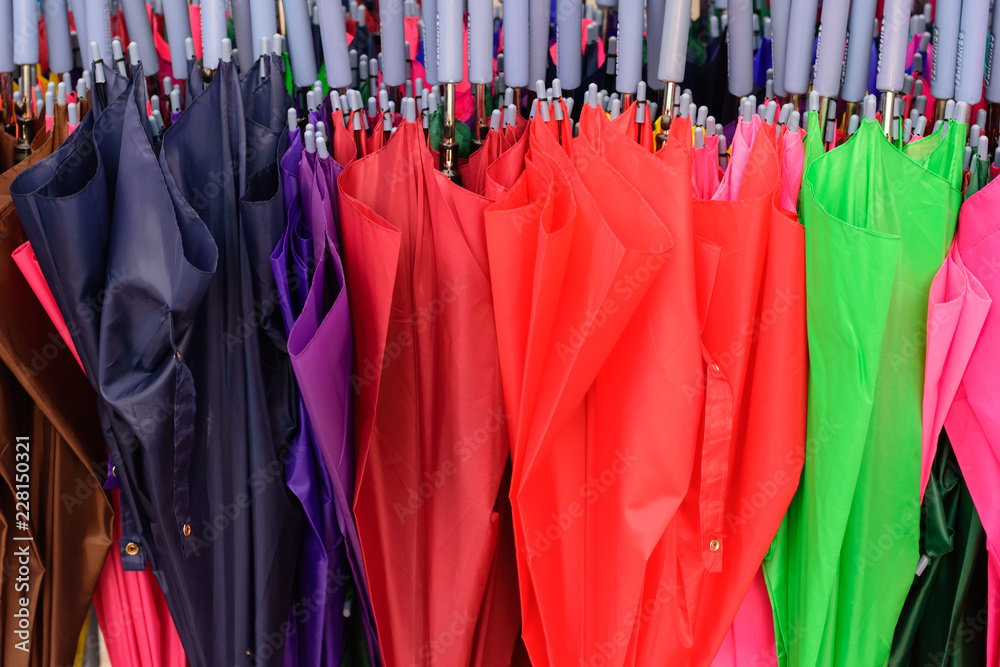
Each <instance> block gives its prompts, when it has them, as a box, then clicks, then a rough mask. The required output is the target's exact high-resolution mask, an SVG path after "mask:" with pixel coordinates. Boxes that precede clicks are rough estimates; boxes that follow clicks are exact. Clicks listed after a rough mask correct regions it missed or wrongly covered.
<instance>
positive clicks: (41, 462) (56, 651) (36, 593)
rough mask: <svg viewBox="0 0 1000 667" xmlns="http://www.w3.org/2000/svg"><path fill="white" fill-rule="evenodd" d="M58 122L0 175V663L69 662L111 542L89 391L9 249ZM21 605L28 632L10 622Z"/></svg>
mask: <svg viewBox="0 0 1000 667" xmlns="http://www.w3.org/2000/svg"><path fill="white" fill-rule="evenodd" d="M54 121H55V122H54V123H53V132H49V133H47V132H44V131H43V132H41V133H40V135H39V137H36V139H39V140H40V142H38V143H39V145H38V147H37V148H36V150H35V151H33V153H32V155H31V156H29V157H28V158H27V159H26V160H24V161H23V162H21V163H20V164H19V165H17V166H16V167H14V168H13V169H11V170H10V171H7V172H6V173H4V174H3V175H0V229H2V231H3V234H0V276H2V283H3V289H0V311H2V312H4V313H6V314H8V316H7V317H5V318H3V319H0V359H2V360H3V364H4V368H3V372H2V373H0V380H2V382H0V388H2V392H0V395H2V399H3V400H2V404H0V410H2V417H0V424H2V425H3V426H2V427H3V431H4V435H5V437H6V438H7V442H8V443H9V445H8V446H6V447H5V448H4V450H3V453H2V455H0V458H2V470H3V472H2V475H0V476H2V477H3V484H2V492H0V508H2V511H0V514H2V515H3V517H4V519H5V521H4V525H5V530H0V533H3V540H2V541H0V552H2V560H3V562H4V563H9V564H10V567H11V573H10V576H6V577H5V578H4V581H3V587H2V589H3V595H2V597H3V599H4V601H5V602H4V604H3V612H4V614H5V619H8V620H5V621H4V627H5V631H4V634H3V639H0V655H2V656H3V659H2V662H3V663H4V664H5V665H8V664H9V665H47V664H71V662H72V661H73V656H74V654H75V652H76V638H77V635H78V634H79V629H80V628H81V627H83V624H84V621H85V619H86V617H87V612H88V610H89V607H90V597H91V595H92V593H93V591H94V588H95V587H96V586H97V582H98V577H99V576H100V573H101V568H102V566H103V564H104V557H105V555H106V554H107V552H108V548H109V547H110V546H111V543H112V542H111V540H112V537H111V522H112V508H111V504H110V502H109V500H108V498H107V496H106V495H105V494H104V493H103V492H102V491H101V490H100V486H101V481H100V479H101V478H100V475H101V474H102V471H101V470H100V467H101V466H102V465H103V463H99V462H103V460H104V459H105V458H106V456H107V449H106V447H105V445H104V441H103V437H102V435H101V431H100V425H99V422H98V420H97V419H96V413H95V412H94V411H93V409H92V408H91V406H92V403H91V402H90V401H89V400H87V397H88V396H89V397H90V398H91V399H93V392H92V390H91V389H90V388H89V387H88V386H87V383H86V379H85V378H84V376H83V374H82V373H81V372H80V371H79V369H78V368H76V361H75V359H74V357H73V354H72V353H71V352H70V351H69V350H67V349H66V347H67V346H66V345H65V344H64V343H63V342H62V339H61V337H60V336H59V334H58V332H57V330H56V327H55V326H54V325H53V323H52V322H51V321H50V320H49V317H48V315H47V314H46V312H45V310H44V308H43V307H42V305H41V304H40V302H39V301H38V299H37V298H36V297H35V295H34V294H33V290H32V287H31V285H30V284H29V282H28V281H26V279H25V278H24V276H23V275H22V273H21V271H20V269H19V268H18V266H17V264H16V261H17V260H16V259H15V258H13V257H12V256H11V255H12V253H14V252H15V250H16V249H17V248H18V247H19V246H20V245H21V244H23V243H25V241H26V236H25V233H24V229H23V227H22V225H21V220H20V218H19V216H18V214H17V211H16V210H15V208H14V205H13V203H12V201H11V199H10V196H9V195H8V188H9V186H10V183H11V181H13V180H14V178H15V177H16V176H17V175H18V174H20V173H21V172H23V171H24V170H25V169H27V168H28V167H30V166H31V165H33V164H35V163H37V162H38V161H40V160H42V159H44V158H45V157H47V156H48V155H50V154H51V153H52V151H53V150H54V148H56V147H58V145H59V144H61V143H62V142H63V141H64V140H65V139H66V106H65V105H57V106H56V107H55V111H54ZM15 314H16V316H15ZM26 437H27V438H26ZM25 440H27V442H26V443H25ZM21 521H23V522H24V523H23V524H22V523H21ZM28 536H31V537H33V540H32V541H30V542H29V541H25V540H23V538H25V537H28ZM24 552H27V555H24V556H23V557H22V554H24ZM20 565H24V566H26V570H27V571H29V572H30V575H29V577H28V578H27V586H28V588H24V587H23V585H24V580H23V579H19V577H18V576H14V574H15V572H16V571H17V568H18V567H19V566H20ZM22 598H23V599H24V600H26V601H28V605H27V606H23V605H22V604H21V599H22ZM22 608H23V609H24V611H25V612H26V613H27V614H28V615H27V621H28V623H30V631H25V630H24V628H23V627H22V626H21V625H20V624H19V622H18V619H19V618H20V614H21V610H22Z"/></svg>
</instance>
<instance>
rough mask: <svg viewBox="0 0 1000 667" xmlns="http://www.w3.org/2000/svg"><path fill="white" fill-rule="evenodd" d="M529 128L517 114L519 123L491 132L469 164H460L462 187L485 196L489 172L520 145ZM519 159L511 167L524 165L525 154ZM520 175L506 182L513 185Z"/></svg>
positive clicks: (509, 178)
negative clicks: (519, 164)
mask: <svg viewBox="0 0 1000 667" xmlns="http://www.w3.org/2000/svg"><path fill="white" fill-rule="evenodd" d="M527 127H528V121H527V120H525V119H524V118H523V117H522V116H521V114H517V121H516V122H515V123H513V124H511V125H508V126H507V127H505V128H502V129H498V130H490V131H489V133H487V135H486V139H485V140H484V141H483V145H482V146H480V147H479V149H477V150H476V151H475V152H473V153H472V154H471V155H470V156H469V160H468V162H466V163H465V164H459V167H458V173H459V174H460V175H461V176H462V185H463V186H464V187H465V188H466V189H467V190H469V191H470V192H473V193H475V194H477V195H485V194H486V184H487V173H488V171H489V170H490V169H491V168H492V166H493V163H495V162H496V161H497V160H499V159H500V156H501V155H504V154H505V153H506V152H507V151H508V149H510V148H511V147H513V146H514V145H516V144H517V143H518V141H519V140H520V139H521V137H523V136H524V135H525V129H527ZM519 157H520V160H518V156H517V155H515V156H512V158H511V166H512V167H514V168H515V169H516V168H517V167H516V164H515V163H517V162H518V161H520V162H521V163H523V161H524V155H523V152H522V153H521V154H520V155H519ZM521 166H523V164H522V165H521ZM519 173H520V172H519V171H518V172H517V173H516V174H510V175H509V176H507V177H506V178H504V180H507V181H509V182H510V183H513V180H514V179H515V178H516V177H517V175H519ZM498 178H499V176H498ZM487 198H488V199H496V198H497V197H496V196H493V197H489V196H488V197H487Z"/></svg>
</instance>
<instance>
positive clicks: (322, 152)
mask: <svg viewBox="0 0 1000 667" xmlns="http://www.w3.org/2000/svg"><path fill="white" fill-rule="evenodd" d="M316 154H317V155H319V156H320V157H321V158H323V159H326V158H328V157H330V151H329V150H327V148H326V138H325V137H316Z"/></svg>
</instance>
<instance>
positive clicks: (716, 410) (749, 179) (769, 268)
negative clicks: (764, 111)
mask: <svg viewBox="0 0 1000 667" xmlns="http://www.w3.org/2000/svg"><path fill="white" fill-rule="evenodd" d="M737 131H738V132H739V131H740V130H737ZM734 143H738V142H734ZM748 148H749V150H748V151H747V152H748V155H747V156H745V157H743V158H740V156H739V155H738V152H737V149H736V148H735V147H734V155H733V159H732V161H731V165H734V166H731V167H730V170H732V169H734V168H737V167H739V165H741V164H742V165H744V166H743V174H742V179H740V188H739V192H738V195H737V196H736V197H735V198H733V199H725V198H715V199H713V200H707V201H706V200H695V206H694V223H695V226H694V229H695V233H696V234H697V235H698V236H699V237H701V238H702V239H704V240H705V241H707V242H709V243H712V244H714V245H716V246H718V247H719V251H718V252H719V254H718V260H716V261H713V262H712V263H709V264H708V269H710V270H708V271H706V268H705V267H704V266H703V267H702V268H700V269H699V275H703V276H706V281H705V282H704V284H703V285H699V291H700V292H703V293H707V294H706V297H707V300H706V302H705V308H706V316H705V324H704V330H703V332H702V337H701V339H702V343H703V345H704V352H703V354H704V360H705V366H706V369H705V373H706V380H705V385H704V386H705V397H704V400H703V401H702V403H701V406H702V410H703V412H702V414H701V424H700V428H699V432H698V449H697V452H696V459H695V466H694V473H693V476H692V480H691V486H690V487H689V489H688V491H687V494H686V495H685V497H684V500H683V502H682V504H681V506H680V508H679V509H678V512H677V515H676V516H675V518H674V519H673V521H672V522H671V525H670V526H669V527H668V529H667V531H666V532H665V534H664V538H663V544H665V545H671V548H670V551H671V553H670V554H669V556H668V557H669V559H670V560H669V565H670V566H669V568H667V569H666V571H665V576H664V580H663V585H664V586H665V587H666V588H667V590H669V591H674V592H675V593H674V597H673V598H672V599H670V600H669V601H668V602H666V603H664V608H665V609H664V611H661V612H660V613H659V614H657V615H656V616H654V617H653V618H652V619H650V620H649V621H648V622H647V624H646V627H645V628H644V633H645V637H644V640H645V643H644V645H641V648H640V651H642V652H640V653H639V654H638V656H639V660H640V661H643V657H644V656H645V657H647V659H648V658H650V657H653V656H670V660H671V664H678V665H683V664H692V665H695V664H708V663H709V662H711V660H712V657H713V656H714V655H715V654H716V652H717V650H718V647H719V646H720V645H721V644H722V643H723V640H724V638H725V635H726V634H727V632H728V630H729V627H730V625H731V623H732V621H733V619H734V618H735V617H736V615H737V612H738V610H739V608H740V606H741V604H742V603H743V601H744V598H745V595H746V592H747V590H748V589H749V588H750V586H751V583H752V582H753V580H754V577H755V575H756V574H757V571H758V569H759V567H760V563H761V560H762V559H763V558H764V555H765V553H766V552H767V550H768V545H769V543H770V541H771V539H772V537H773V535H774V533H775V531H776V530H777V528H778V526H779V524H780V522H781V517H782V516H783V514H784V512H785V509H786V508H787V506H788V503H789V502H790V500H791V498H792V495H793V494H794V490H795V484H796V482H797V479H798V474H799V469H800V467H801V464H802V456H803V451H804V447H805V400H806V385H805V382H806V377H807V365H806V341H805V300H804V274H803V272H802V262H801V260H800V261H795V260H794V259H792V260H791V261H789V259H788V258H796V257H798V258H801V257H802V256H803V252H804V239H803V230H802V228H801V226H800V225H799V224H798V222H797V221H796V220H795V219H794V218H793V217H789V216H788V215H786V214H784V213H782V212H781V211H780V210H779V209H778V208H777V197H778V191H779V165H778V159H777V153H776V150H775V138H774V131H773V127H772V126H770V125H766V124H764V125H762V126H761V127H759V128H758V129H757V130H756V136H755V137H754V138H753V143H752V144H751V145H750V146H749V147H748ZM727 175H728V176H730V178H729V182H730V183H732V182H733V180H734V179H739V176H740V175H739V174H738V173H735V172H733V173H728V172H727ZM721 187H722V186H720V189H721ZM737 221H738V224H734V222H737ZM774 405H782V406H784V409H783V410H782V412H781V414H778V413H776V412H775V411H774V410H773V408H772V406H774ZM674 545H675V546H674Z"/></svg>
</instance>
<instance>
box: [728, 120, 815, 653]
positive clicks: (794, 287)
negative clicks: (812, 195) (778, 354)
mask: <svg viewBox="0 0 1000 667" xmlns="http://www.w3.org/2000/svg"><path fill="white" fill-rule="evenodd" d="M770 132H771V130H770V127H768V126H765V128H764V133H765V136H769V134H770ZM816 135H817V136H818V133H816ZM801 138H802V134H801V133H799V132H790V131H789V130H788V129H785V130H783V131H782V133H781V135H780V137H779V139H778V142H777V145H778V152H779V154H780V157H779V162H780V166H781V177H780V182H779V185H778V192H777V193H776V195H775V197H774V199H773V200H772V206H773V210H772V223H775V222H777V223H778V224H777V225H776V226H775V227H774V228H773V229H772V232H771V235H770V237H769V243H770V244H771V248H769V251H768V258H769V262H770V263H771V268H769V270H768V278H767V279H766V283H770V284H766V285H765V287H764V293H765V295H766V296H765V297H764V303H771V304H772V305H771V310H770V312H768V311H765V312H763V313H761V315H760V317H759V319H755V323H756V326H758V327H759V328H760V330H761V331H760V334H761V337H762V338H764V339H765V340H770V337H769V336H768V334H767V331H768V329H771V328H772V327H773V326H774V325H775V323H774V322H772V324H770V325H769V324H767V323H766V322H767V320H771V319H773V320H779V319H780V320H784V321H785V322H787V323H788V324H789V325H790V326H787V327H782V328H784V332H783V333H784V334H785V335H786V336H787V335H789V334H791V336H792V337H791V338H789V339H786V340H785V342H784V344H785V347H786V349H787V350H790V351H792V350H793V351H794V354H793V355H792V356H793V359H794V361H793V364H794V365H797V367H798V368H797V371H798V372H797V373H796V375H795V377H796V379H797V380H798V382H799V383H800V384H799V385H798V387H797V389H798V391H795V388H796V385H795V384H794V382H793V383H790V384H789V385H788V386H789V387H790V388H792V392H790V393H788V394H786V395H785V396H784V397H783V400H780V401H778V402H779V403H781V404H783V405H786V406H788V407H791V408H792V411H791V413H790V414H791V415H792V416H793V419H792V420H790V422H791V423H792V424H793V425H794V426H793V428H792V429H790V430H789V431H788V434H790V435H791V436H792V437H790V438H789V440H788V442H789V443H790V444H791V447H790V448H789V451H788V454H787V456H786V459H785V461H784V463H785V465H784V466H778V467H775V468H773V469H772V470H773V472H772V473H771V474H770V475H768V474H765V475H763V476H761V478H760V480H762V482H763V486H759V487H758V488H759V489H766V490H768V491H770V490H773V489H774V488H776V482H777V481H778V480H779V479H780V480H781V481H782V484H781V486H784V485H785V483H784V480H796V481H797V479H798V474H799V468H800V463H799V462H800V461H801V456H802V453H803V451H804V444H805V443H804V437H805V384H804V383H805V373H804V371H805V368H806V363H805V337H804V334H805V329H804V318H805V312H804V309H803V307H804V302H803V300H802V299H801V296H802V295H804V294H805V275H804V273H803V272H802V270H801V267H802V265H803V262H804V233H803V230H802V228H801V226H800V225H798V224H797V221H798V217H797V216H796V215H795V214H794V213H792V212H790V211H794V210H795V199H796V198H797V196H798V184H799V182H800V181H801V178H802V163H803V146H802V141H801ZM737 145H739V144H737ZM735 154H736V149H735V146H734V155H735ZM731 164H743V161H742V160H741V161H739V162H731ZM782 238H784V242H783V243H782V241H781V239H782ZM782 257H793V258H795V259H794V260H793V261H792V262H791V264H792V269H791V270H789V269H788V264H787V263H786V262H785V261H782V260H780V259H779V258H782ZM772 281H778V282H777V283H775V282H772ZM795 295H798V297H796V298H791V297H795ZM789 300H790V301H791V302H792V303H791V304H787V305H792V304H797V305H798V308H797V309H794V310H792V312H791V316H790V317H789V316H788V315H787V312H788V311H787V310H786V312H785V313H780V315H782V317H780V318H779V317H778V315H779V313H777V310H779V309H784V306H785V305H786V301H789ZM779 326H780V325H779ZM789 343H791V344H789ZM762 351H766V350H765V349H764V348H763V347H761V348H759V349H758V352H762ZM796 357H797V358H796ZM757 363H758V364H759V362H757ZM769 363H772V362H769ZM755 367H756V368H767V367H768V364H761V365H756V364H755ZM778 377H780V375H779V376H778ZM755 379H756V378H755ZM762 386H765V387H766V386H767V384H766V379H765V382H764V384H762ZM789 399H790V400H789ZM793 406H794V407H793ZM754 407H756V408H757V411H760V412H764V411H765V409H764V408H763V407H762V406H760V405H759V404H758V405H757V406H751V410H753V408H754ZM795 428H798V429H799V430H798V431H796V430H795ZM751 498H752V497H751ZM790 499H791V498H790V497H789V496H787V495H784V494H783V496H782V499H781V500H779V502H781V503H782V506H787V504H788V502H789V501H790ZM751 502H755V503H760V502H761V501H760V500H759V498H758V499H757V500H756V501H753V500H752V501H751ZM744 508H745V505H744ZM734 516H735V515H734ZM741 516H742V515H741ZM736 524H737V525H739V523H738V522H736ZM771 526H772V527H773V524H771ZM741 664H747V665H757V664H767V665H777V664H778V657H777V654H776V647H775V638H774V625H773V619H772V614H771V605H770V600H769V598H768V594H767V587H766V584H765V581H764V576H763V570H758V572H757V575H756V576H755V577H754V578H753V583H752V584H751V585H750V589H749V591H747V595H746V597H745V598H744V600H743V602H742V604H741V605H740V607H739V611H738V612H737V614H736V617H735V618H734V619H733V625H732V627H731V628H730V630H729V632H728V634H727V635H726V638H725V640H724V641H723V643H722V646H721V647H720V649H719V653H718V654H717V655H716V657H715V660H714V661H713V665H715V666H716V667H727V666H729V665H733V666H734V667H735V666H737V665H741Z"/></svg>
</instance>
